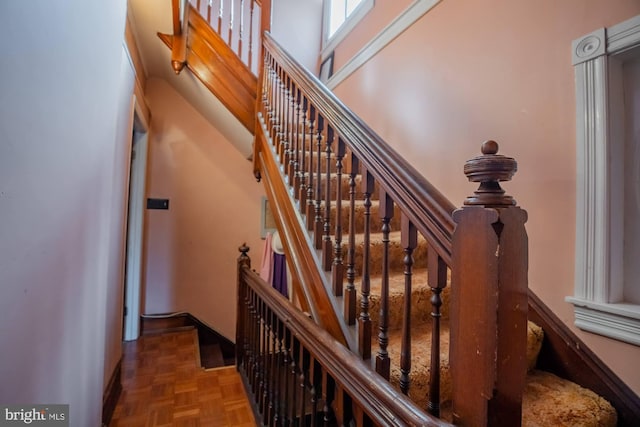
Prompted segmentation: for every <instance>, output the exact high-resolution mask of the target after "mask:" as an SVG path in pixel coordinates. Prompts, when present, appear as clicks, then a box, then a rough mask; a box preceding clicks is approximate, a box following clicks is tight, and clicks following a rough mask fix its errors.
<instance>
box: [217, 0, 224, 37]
mask: <svg viewBox="0 0 640 427" xmlns="http://www.w3.org/2000/svg"><path fill="white" fill-rule="evenodd" d="M223 13H224V0H220V5H219V6H218V34H219V35H220V37H222V15H223Z"/></svg>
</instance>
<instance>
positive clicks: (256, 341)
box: [251, 292, 260, 398]
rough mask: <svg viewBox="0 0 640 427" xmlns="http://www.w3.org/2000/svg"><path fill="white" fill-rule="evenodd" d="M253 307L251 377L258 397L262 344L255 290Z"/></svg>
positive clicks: (254, 394) (253, 391)
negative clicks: (260, 348)
mask: <svg viewBox="0 0 640 427" xmlns="http://www.w3.org/2000/svg"><path fill="white" fill-rule="evenodd" d="M252 300H253V303H252V309H251V314H252V316H253V322H252V324H253V331H252V335H253V336H252V340H251V341H252V344H251V346H252V354H253V357H252V359H253V363H252V368H251V374H252V375H251V377H252V378H253V381H252V385H253V387H252V390H251V392H252V393H253V396H254V398H257V395H258V383H259V380H260V378H259V377H258V375H259V373H258V372H259V371H258V363H259V358H260V355H259V354H258V353H259V346H260V320H259V319H258V295H257V294H256V293H255V292H252Z"/></svg>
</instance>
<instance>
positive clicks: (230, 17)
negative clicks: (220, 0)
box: [229, 0, 235, 49]
mask: <svg viewBox="0 0 640 427" xmlns="http://www.w3.org/2000/svg"><path fill="white" fill-rule="evenodd" d="M234 3H235V2H234V1H233V0H229V47H231V49H233V18H234V17H233V15H234V8H235V6H234Z"/></svg>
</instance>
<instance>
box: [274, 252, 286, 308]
mask: <svg viewBox="0 0 640 427" xmlns="http://www.w3.org/2000/svg"><path fill="white" fill-rule="evenodd" d="M272 285H273V287H274V288H276V290H277V291H278V292H280V293H281V294H282V295H284V296H285V297H287V298H289V291H288V288H287V264H286V261H285V259H284V254H282V255H281V254H277V253H274V254H273V282H272Z"/></svg>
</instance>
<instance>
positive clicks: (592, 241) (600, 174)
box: [566, 15, 640, 345]
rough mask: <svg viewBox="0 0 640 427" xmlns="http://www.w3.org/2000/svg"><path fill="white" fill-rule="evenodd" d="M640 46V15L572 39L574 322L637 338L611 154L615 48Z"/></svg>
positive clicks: (616, 91)
mask: <svg viewBox="0 0 640 427" xmlns="http://www.w3.org/2000/svg"><path fill="white" fill-rule="evenodd" d="M637 46H640V15H639V16H636V17H634V18H631V19H629V20H627V21H625V22H622V23H620V24H618V25H615V26H613V27H610V28H608V29H605V28H601V29H599V30H596V31H594V32H592V33H591V34H587V35H586V36H584V37H582V38H580V39H577V40H574V42H573V44H572V48H573V65H574V70H575V82H576V126H577V128H576V139H577V147H576V154H577V161H576V168H577V180H576V181H577V189H576V192H577V194H576V266H575V295H574V296H573V297H567V298H566V300H567V301H568V302H570V303H572V304H573V305H574V311H575V325H576V326H577V327H578V328H580V329H583V330H586V331H589V332H593V333H596V334H600V335H604V336H607V337H611V338H614V339H617V340H620V341H624V342H628V343H631V344H635V345H640V305H639V304H629V303H625V302H624V301H623V295H622V289H623V283H622V280H623V278H622V256H621V254H622V237H623V236H622V233H623V230H622V226H621V224H622V217H620V218H617V217H614V216H617V215H622V214H621V213H620V212H619V211H621V209H612V208H611V206H612V204H613V205H615V204H617V202H618V201H619V200H620V197H621V194H620V193H621V191H620V190H619V188H618V187H619V186H616V185H615V182H616V181H617V180H619V179H621V178H620V177H618V176H616V168H614V167H612V164H611V162H610V159H611V158H615V156H612V155H613V154H614V151H615V150H616V149H617V146H619V144H614V143H613V141H616V140H619V138H621V137H623V135H624V131H623V129H622V126H623V125H624V124H623V123H620V122H619V121H618V120H617V119H618V118H619V117H620V116H621V114H619V113H618V109H619V105H621V97H622V90H621V89H622V77H621V62H618V61H616V59H617V55H620V54H622V53H623V52H625V51H627V50H629V49H632V48H634V47H637Z"/></svg>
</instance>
